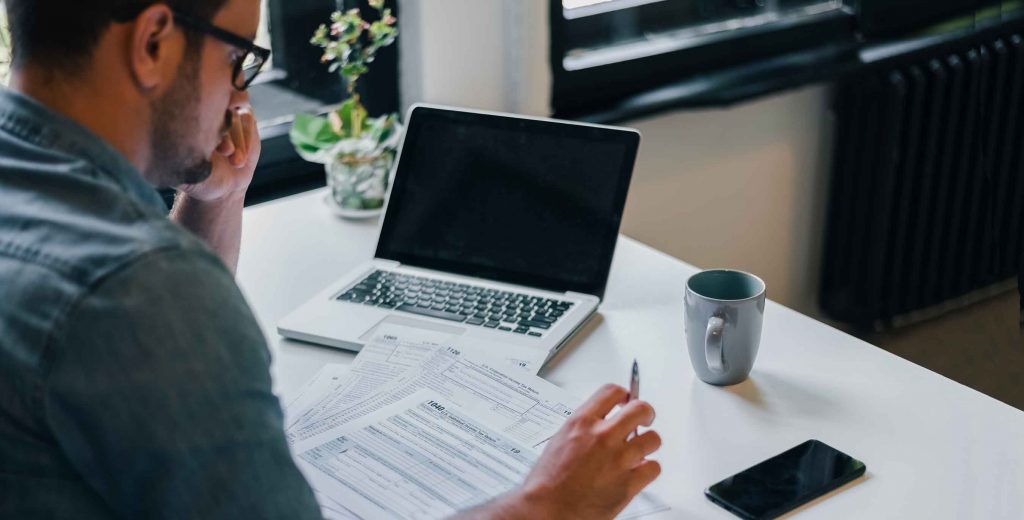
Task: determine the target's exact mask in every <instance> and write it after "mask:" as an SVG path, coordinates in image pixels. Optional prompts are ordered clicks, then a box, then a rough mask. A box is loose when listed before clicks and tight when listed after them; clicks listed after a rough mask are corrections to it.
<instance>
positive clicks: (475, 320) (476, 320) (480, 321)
mask: <svg viewBox="0 0 1024 520" xmlns="http://www.w3.org/2000/svg"><path fill="white" fill-rule="evenodd" d="M466 324H467V325H483V324H484V320H483V319H482V318H470V319H468V320H466Z"/></svg>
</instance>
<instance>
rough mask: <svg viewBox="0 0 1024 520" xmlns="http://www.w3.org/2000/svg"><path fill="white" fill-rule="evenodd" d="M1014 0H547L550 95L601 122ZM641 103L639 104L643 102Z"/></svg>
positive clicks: (740, 89)
mask: <svg viewBox="0 0 1024 520" xmlns="http://www.w3.org/2000/svg"><path fill="white" fill-rule="evenodd" d="M1022 4H1024V1H1022V0H550V6H551V14H550V17H551V31H552V33H551V68H552V73H553V79H554V88H553V93H552V106H553V108H554V112H555V114H556V115H557V116H561V117H569V118H584V119H590V120H593V121H604V122H610V121H615V120H618V119H623V118H626V117H629V116H632V117H635V116H637V115H641V114H643V113H650V112H652V111H654V110H653V109H650V107H651V106H654V105H658V106H662V107H668V106H707V105H721V104H729V103H734V102H737V101H742V100H743V99H746V98H750V97H754V96H756V95H761V94H765V93H768V92H772V91H777V90H782V89H785V88H792V87H795V86H799V85H802V84H807V83H811V82H815V81H822V80H827V79H831V78H832V77H835V76H836V75H838V74H841V73H842V72H843V71H844V70H849V69H850V67H856V66H858V64H859V63H860V58H859V53H860V51H861V50H862V49H864V48H866V47H872V46H881V45H885V44H887V43H889V42H892V41H894V40H900V39H913V38H918V37H922V36H923V35H924V34H930V35H934V34H935V33H936V32H940V33H941V32H952V31H956V30H964V29H965V28H966V29H968V30H979V29H981V28H982V27H984V26H985V24H990V23H1003V22H1005V21H1007V20H1010V19H1015V18H1020V17H1021V16H1022V15H1024V9H1022V8H1021V7H1022ZM645 106H646V108H645Z"/></svg>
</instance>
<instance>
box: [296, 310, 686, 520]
mask: <svg viewBox="0 0 1024 520" xmlns="http://www.w3.org/2000/svg"><path fill="white" fill-rule="evenodd" d="M450 340H451V338H450V337H448V336H446V335H444V334H441V333H433V332H429V331H423V330H420V329H412V328H408V327H401V326H398V325H392V326H389V327H385V328H382V329H378V331H377V332H376V335H375V337H374V339H373V340H372V341H370V342H369V343H368V344H367V345H366V346H365V347H363V350H362V351H360V353H359V355H358V356H357V357H356V359H355V361H354V362H353V363H352V364H351V365H348V366H345V365H327V366H325V367H324V368H323V369H322V370H321V371H320V372H319V373H318V374H317V375H316V376H315V377H314V378H313V379H312V380H311V381H309V382H308V383H307V384H306V385H305V386H304V387H303V388H302V389H301V390H300V391H299V392H298V393H297V395H295V396H293V397H292V399H291V400H290V401H289V402H288V404H287V407H286V410H285V421H286V426H287V434H288V440H289V443H290V444H291V447H292V453H293V455H294V457H295V459H296V462H297V464H298V466H299V469H300V470H301V471H302V472H303V474H304V475H305V476H306V478H307V479H308V480H309V482H310V484H311V485H312V486H313V488H314V490H315V491H316V494H317V499H318V501H319V502H320V505H321V507H322V509H323V513H324V516H325V517H327V518H340V519H353V518H401V519H406V518H408V519H421V518H423V519H427V518H429V519H433V518H443V517H446V516H449V515H451V514H453V513H455V512H457V511H460V510H464V509H468V508H470V507H473V506H475V505H478V504H481V503H483V502H486V501H488V500H490V499H492V498H494V497H496V496H498V495H501V494H503V493H505V492H507V491H509V490H512V489H513V488H515V487H516V486H518V485H519V484H520V483H522V481H523V479H524V478H525V477H526V475H527V473H529V470H530V468H531V467H532V466H533V463H534V461H536V460H537V458H538V457H539V455H540V453H541V451H542V450H543V445H544V443H545V442H547V440H548V439H550V438H551V436H552V435H554V433H555V432H556V431H558V429H559V428H560V427H561V426H562V424H563V423H564V422H565V420H566V418H568V417H569V416H571V415H572V413H573V411H574V410H575V408H576V406H577V405H578V404H580V400H579V399H578V398H575V397H574V396H572V395H569V394H567V393H566V392H564V391H563V390H562V389H560V388H558V387H557V386H555V385H553V384H551V383H549V382H547V381H545V380H544V379H541V378H540V377H537V376H536V375H534V374H533V370H534V367H530V366H526V365H525V364H523V363H522V362H521V360H518V359H511V358H506V357H496V356H493V355H491V354H489V353H484V352H480V351H479V350H470V349H468V348H466V347H465V346H460V347H453V346H451V345H453V344H454V343H453V342H452V341H450ZM666 509H668V508H667V507H666V506H664V505H663V504H662V503H660V502H659V501H657V500H655V499H654V498H653V497H652V496H650V495H648V494H642V495H641V496H639V497H638V498H637V499H636V500H634V501H633V503H632V504H630V506H629V507H628V508H627V509H626V511H624V512H623V514H622V515H620V518H636V517H638V516H642V515H646V514H650V513H654V512H659V511H664V510H666Z"/></svg>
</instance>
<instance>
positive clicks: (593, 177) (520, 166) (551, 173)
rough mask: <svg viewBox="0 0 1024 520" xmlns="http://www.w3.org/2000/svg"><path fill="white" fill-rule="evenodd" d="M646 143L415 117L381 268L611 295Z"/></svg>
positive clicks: (624, 136)
mask: <svg viewBox="0 0 1024 520" xmlns="http://www.w3.org/2000/svg"><path fill="white" fill-rule="evenodd" d="M639 140H640V136H639V134H638V133H636V132H634V131H631V130H624V129H614V128H607V127H595V126H586V125H578V124H571V123H560V122H554V121H543V120H534V119H525V118H518V117H513V116H503V115H493V114H480V113H474V112H461V111H455V110H449V109H441V108H433V107H423V106H418V107H416V108H414V109H413V111H412V113H411V116H410V118H409V127H408V129H407V131H406V136H405V141H404V143H403V146H402V152H401V158H400V159H399V164H398V167H397V169H396V174H395V179H394V186H393V187H392V192H391V199H390V201H389V202H388V207H387V213H386V215H385V216H384V223H383V226H382V228H381V234H380V241H379V242H378V245H377V257H378V258H385V259H389V260H395V261H398V262H401V263H403V264H408V265H412V266H417V267H423V268H428V269H435V270H440V271H447V272H452V273H457V274H462V275H468V276H475V277H480V278H486V279H491V280H497V281H501V282H506V283H515V284H520V285H526V286H530V287H536V288H541V289H546V290H551V291H559V292H561V291H576V292H580V293H585V294H592V295H597V296H603V294H604V288H605V284H606V282H607V280H608V271H609V268H610V267H611V260H612V254H613V253H614V249H615V241H616V238H617V236H618V232H619V223H620V221H621V219H622V210H623V206H624V205H625V200H626V192H627V189H628V187H629V180H630V176H631V175H632V171H633V165H634V162H635V160H636V153H637V147H638V145H639Z"/></svg>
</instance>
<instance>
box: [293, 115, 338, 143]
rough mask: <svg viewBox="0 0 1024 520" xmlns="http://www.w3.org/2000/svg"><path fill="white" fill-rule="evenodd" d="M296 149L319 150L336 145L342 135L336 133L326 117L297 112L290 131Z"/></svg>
mask: <svg viewBox="0 0 1024 520" xmlns="http://www.w3.org/2000/svg"><path fill="white" fill-rule="evenodd" d="M288 135H289V137H290V138H291V141H292V144H293V145H295V148H296V150H299V149H302V150H307V151H318V150H322V149H325V148H330V147H331V146H334V144H336V143H337V142H338V141H340V140H341V136H339V135H338V134H336V133H334V130H332V129H331V125H330V123H329V122H328V121H327V119H326V118H323V117H317V116H312V115H309V114H295V122H294V123H292V129H291V131H290V132H289V134H288Z"/></svg>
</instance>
